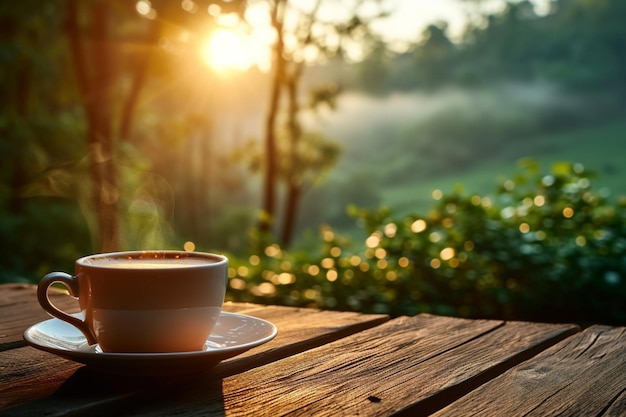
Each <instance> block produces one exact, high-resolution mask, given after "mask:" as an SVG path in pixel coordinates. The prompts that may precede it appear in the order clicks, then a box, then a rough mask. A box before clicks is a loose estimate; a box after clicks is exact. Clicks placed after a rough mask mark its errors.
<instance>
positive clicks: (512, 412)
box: [436, 326, 626, 417]
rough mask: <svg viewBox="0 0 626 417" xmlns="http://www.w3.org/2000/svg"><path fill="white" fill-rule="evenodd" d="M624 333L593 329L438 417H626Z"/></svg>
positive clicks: (507, 373)
mask: <svg viewBox="0 0 626 417" xmlns="http://www.w3.org/2000/svg"><path fill="white" fill-rule="evenodd" d="M624 336H626V328H624V327H616V328H611V327H606V326H592V327H590V328H588V329H586V330H584V331H583V332H582V333H580V334H577V335H575V336H573V337H570V338H568V339H566V340H564V341H563V342H561V343H559V344H557V345H555V346H553V347H552V348H550V349H548V350H546V351H544V352H543V353H541V354H539V355H537V356H536V357H534V358H533V359H531V360H529V361H527V362H524V363H522V364H520V365H518V366H516V367H514V368H512V369H510V370H509V371H508V372H506V373H504V374H503V375H501V376H500V377H498V378H496V379H494V380H493V381H490V382H489V383H487V384H485V385H483V386H482V387H480V388H479V389H477V390H476V391H474V392H472V393H471V394H469V395H466V396H465V397H463V398H461V399H460V400H458V401H457V402H455V403H453V404H451V405H450V406H448V407H447V408H445V409H443V410H441V411H440V412H439V413H437V414H436V416H440V417H442V416H459V415H468V416H469V415H481V416H553V415H567V416H599V415H602V416H623V415H626V337H624Z"/></svg>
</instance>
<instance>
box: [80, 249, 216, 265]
mask: <svg viewBox="0 0 626 417" xmlns="http://www.w3.org/2000/svg"><path fill="white" fill-rule="evenodd" d="M147 254H158V255H162V256H166V255H169V256H174V255H178V256H179V257H180V258H206V259H211V260H213V261H214V262H210V263H206V264H195V265H194V264H192V265H190V264H181V265H180V266H177V267H169V268H168V269H174V270H175V269H192V268H206V267H210V268H215V267H219V266H222V265H226V264H228V258H227V257H226V256H224V255H221V254H218V253H209V252H195V251H191V252H190V251H182V250H136V251H133V250H131V251H120V252H102V253H94V254H91V255H87V256H83V257H81V258H79V259H77V260H76V265H80V266H81V267H86V268H98V269H109V267H108V266H107V265H106V264H92V263H88V261H89V260H91V259H102V258H126V259H129V258H132V259H142V258H141V256H142V255H147ZM143 259H152V258H143ZM168 259H177V257H172V258H169V257H168ZM116 269H124V268H120V267H119V266H118V267H116Z"/></svg>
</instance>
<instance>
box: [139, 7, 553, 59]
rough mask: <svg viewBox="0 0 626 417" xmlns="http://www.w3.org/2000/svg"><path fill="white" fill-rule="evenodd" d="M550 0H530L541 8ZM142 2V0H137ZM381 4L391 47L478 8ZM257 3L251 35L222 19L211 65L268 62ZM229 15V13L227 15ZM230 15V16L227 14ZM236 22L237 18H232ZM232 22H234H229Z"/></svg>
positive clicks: (338, 11) (461, 20) (457, 28)
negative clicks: (386, 12) (235, 32)
mask: <svg viewBox="0 0 626 417" xmlns="http://www.w3.org/2000/svg"><path fill="white" fill-rule="evenodd" d="M291 1H292V3H291V4H293V5H296V7H301V8H302V9H303V10H309V9H311V8H312V4H313V1H312V0H291ZM549 1H550V0H532V2H533V3H535V5H536V6H537V7H538V11H539V12H541V9H542V6H544V7H545V5H546V4H548V3H549ZM140 2H141V0H140ZM478 3H480V7H481V10H482V11H483V12H488V13H495V12H498V11H500V10H502V8H503V5H504V4H505V0H481V1H480V2H478ZM322 4H323V9H320V14H321V15H322V16H325V18H330V20H332V19H334V18H340V19H341V18H346V16H347V17H349V16H350V15H351V13H353V11H352V9H350V6H348V5H349V4H353V2H350V1H346V2H344V3H342V2H339V1H328V2H325V3H322ZM384 4H385V5H386V7H387V8H388V10H390V11H391V15H390V16H389V17H387V18H385V19H383V20H380V21H378V22H376V23H375V25H374V30H376V31H377V32H378V33H380V34H381V35H382V36H383V37H384V38H385V40H387V41H389V42H392V45H394V44H395V45H394V49H396V50H402V49H404V47H406V45H407V44H409V43H414V42H415V41H416V40H418V39H419V37H420V35H421V34H422V32H423V31H424V29H425V28H426V27H427V26H428V25H429V24H431V23H436V22H439V21H444V22H446V23H447V24H448V34H449V36H450V37H451V38H452V39H455V38H457V37H459V36H460V35H461V33H462V32H463V30H464V28H465V26H466V24H467V19H468V13H470V12H472V11H473V12H474V14H475V12H476V11H477V9H476V7H477V6H476V3H472V2H467V1H463V0H385V1H384ZM256 6H257V7H254V8H250V9H249V10H248V12H249V13H246V18H247V20H248V21H249V23H250V24H251V25H252V26H253V27H254V33H253V36H251V37H250V36H248V37H247V39H245V37H241V36H240V35H238V36H239V38H237V37H236V36H234V35H233V34H232V33H228V32H229V31H230V29H229V28H228V27H229V26H231V24H229V23H228V22H226V21H225V22H224V26H225V29H227V32H222V33H218V39H217V40H215V39H214V40H213V41H212V43H211V44H209V45H208V46H207V51H206V58H207V61H208V62H212V63H213V66H214V67H216V68H218V69H220V68H222V69H229V68H235V69H236V68H239V69H245V68H246V67H248V66H250V65H251V64H252V63H253V62H254V63H255V65H258V66H259V67H261V68H265V69H267V67H268V65H269V50H268V48H267V45H269V44H270V43H271V42H272V41H273V36H274V35H273V31H272V30H271V28H270V25H269V21H268V19H269V15H268V10H267V5H266V4H265V5H264V3H263V2H258V3H256ZM226 17H228V16H226ZM230 17H232V16H230ZM233 23H235V24H236V22H233ZM232 26H235V25H232Z"/></svg>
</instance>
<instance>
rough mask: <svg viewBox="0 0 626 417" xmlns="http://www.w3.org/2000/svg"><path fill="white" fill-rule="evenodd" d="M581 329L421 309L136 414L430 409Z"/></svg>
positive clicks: (156, 400)
mask: <svg viewBox="0 0 626 417" xmlns="http://www.w3.org/2000/svg"><path fill="white" fill-rule="evenodd" d="M577 331H578V327H577V326H574V325H555V324H534V323H523V322H501V321H489V320H464V319H457V318H448V317H436V316H430V315H419V316H416V317H413V318H406V317H404V318H399V319H394V320H392V321H390V322H388V323H386V324H384V325H381V326H379V327H375V328H372V329H369V330H367V331H363V332H360V333H357V334H354V335H352V336H350V337H347V338H344V339H340V340H338V341H336V342H334V343H330V344H328V345H325V346H322V347H320V348H317V349H314V350H311V351H307V352H305V353H302V354H298V355H295V356H292V357H289V358H286V359H284V360H282V361H279V362H275V363H272V364H269V365H267V366H263V367H260V368H255V369H253V370H250V371H248V372H244V373H241V374H237V375H234V376H230V377H222V376H221V375H219V374H211V375H207V376H206V377H205V378H204V379H198V380H196V381H191V382H189V383H187V384H184V385H182V386H180V387H178V389H175V390H174V389H169V390H168V391H167V395H165V393H164V392H158V391H156V392H155V393H154V396H152V397H149V398H146V399H145V400H143V405H139V406H136V408H135V409H134V410H130V409H126V412H127V413H128V414H129V415H140V416H144V415H150V416H165V415H180V416H200V415H202V416H218V415H220V416H221V415H224V414H228V415H233V416H258V415H285V414H293V415H302V416H308V415H316V416H341V415H349V416H353V415H359V416H362V415H365V416H368V415H370V416H380V415H390V414H394V413H400V414H406V415H417V416H419V415H428V414H430V413H432V412H434V411H436V410H438V409H440V408H441V407H443V406H445V405H447V404H449V403H451V402H453V401H454V400H455V399H457V398H459V397H461V396H462V395H464V394H466V393H467V392H470V391H471V390H473V389H474V388H476V387H477V386H479V385H480V384H483V383H485V382H486V381H488V380H490V379H492V378H494V377H496V376H497V375H499V374H501V373H502V372H504V371H505V370H506V369H509V368H511V367H513V366H514V365H516V364H518V363H520V362H522V361H523V360H526V359H528V358H529V357H531V356H533V355H535V354H536V353H538V352H539V351H541V350H543V349H545V348H546V347H548V346H550V345H552V344H554V343H557V342H558V341H560V340H562V339H563V338H565V337H567V336H568V335H571V334H573V333H575V332H577Z"/></svg>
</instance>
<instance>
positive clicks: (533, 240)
mask: <svg viewBox="0 0 626 417" xmlns="http://www.w3.org/2000/svg"><path fill="white" fill-rule="evenodd" d="M522 166H523V170H522V171H521V172H520V174H519V175H517V176H516V177H515V178H512V179H507V180H503V181H501V182H500V184H499V185H498V187H497V189H496V191H495V193H494V194H493V195H491V196H478V195H468V194H465V193H463V192H461V191H455V192H453V193H451V194H449V195H443V194H441V195H437V193H435V197H436V201H435V204H434V206H433V207H432V209H431V210H430V212H429V213H427V214H413V215H408V216H405V217H403V218H394V216H393V214H392V213H391V212H390V211H389V210H387V209H384V208H383V209H378V210H367V209H356V208H352V209H350V210H351V213H352V214H353V216H355V217H356V219H357V222H359V225H361V226H362V228H363V230H364V239H363V242H360V243H355V242H352V241H350V240H349V239H347V238H344V237H341V236H338V235H337V234H336V233H335V232H334V231H333V230H332V229H331V228H328V227H326V228H323V229H322V230H321V239H320V240H319V241H318V243H317V245H316V246H314V247H310V246H309V247H307V249H306V250H305V249H300V250H291V251H285V250H282V249H281V248H280V247H279V246H277V245H275V244H273V245H268V246H267V247H266V248H265V251H264V253H262V254H259V255H253V256H251V257H250V258H248V259H244V260H242V259H232V261H231V271H230V277H231V279H230V289H229V292H228V298H229V299H231V300H236V301H251V302H261V303H275V304H285V305H296V306H308V307H318V308H324V309H338V310H354V311H362V312H372V313H388V314H391V315H392V316H399V315H413V314H417V313H421V312H430V313H435V314H443V315H455V316H461V317H472V318H499V319H515V320H533V321H546V322H577V323H580V324H582V325H585V324H588V323H591V322H594V323H597V322H602V323H607V324H624V323H626V309H624V308H623V307H622V306H623V301H624V300H626V280H625V279H624V278H625V276H626V275H625V274H626V227H625V224H626V223H625V220H626V218H625V211H624V207H625V206H626V201H624V200H621V201H617V200H616V199H611V196H610V195H609V193H608V192H607V191H606V190H598V191H596V190H593V189H592V186H591V176H592V175H591V173H589V172H586V171H585V170H584V168H583V167H582V166H579V165H575V164H570V163H562V164H555V165H554V166H553V167H552V170H551V172H550V173H549V174H542V173H541V172H540V169H539V167H538V166H537V165H536V164H534V163H533V162H532V161H524V163H523V164H522Z"/></svg>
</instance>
